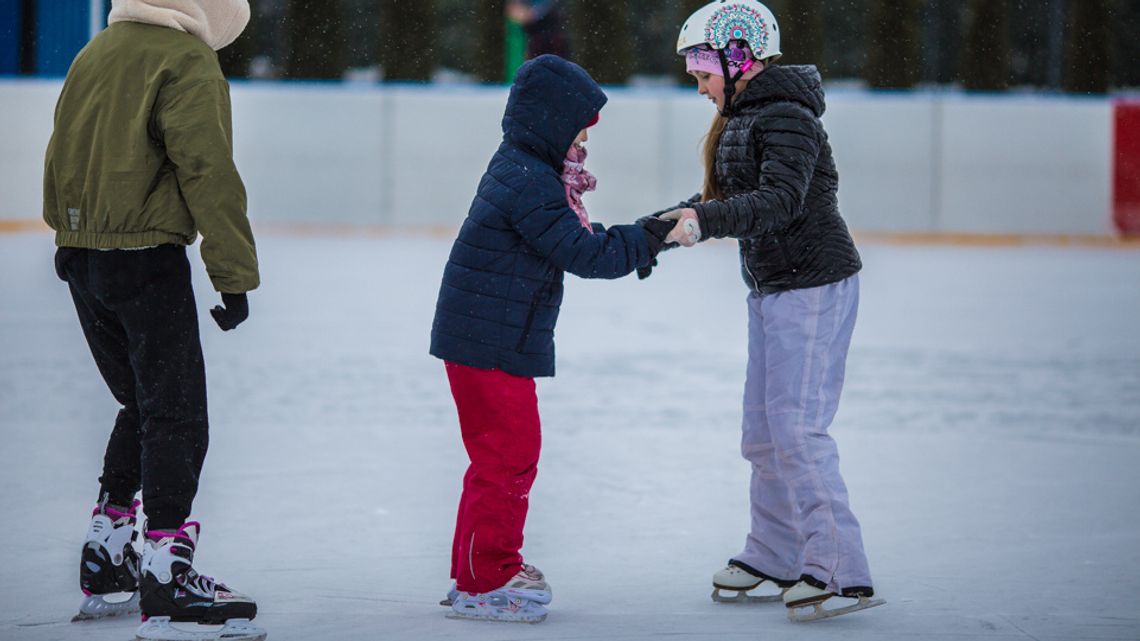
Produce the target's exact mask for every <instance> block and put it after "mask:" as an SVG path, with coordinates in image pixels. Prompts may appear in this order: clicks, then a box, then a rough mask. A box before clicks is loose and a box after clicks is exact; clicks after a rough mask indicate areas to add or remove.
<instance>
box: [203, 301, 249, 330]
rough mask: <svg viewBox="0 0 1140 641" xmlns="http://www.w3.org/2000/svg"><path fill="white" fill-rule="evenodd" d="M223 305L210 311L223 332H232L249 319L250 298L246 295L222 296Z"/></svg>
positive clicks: (216, 306)
mask: <svg viewBox="0 0 1140 641" xmlns="http://www.w3.org/2000/svg"><path fill="white" fill-rule="evenodd" d="M222 305H225V307H222ZM222 305H215V306H214V309H211V310H210V316H213V317H214V322H216V323H217V324H218V327H221V328H222V331H223V332H228V331H230V330H231V329H233V328H235V327H237V326H238V325H241V323H242V321H244V320H245V319H247V318H249V298H248V297H246V295H245V294H222Z"/></svg>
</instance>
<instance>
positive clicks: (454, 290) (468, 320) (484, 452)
mask: <svg viewBox="0 0 1140 641" xmlns="http://www.w3.org/2000/svg"><path fill="white" fill-rule="evenodd" d="M605 103H606V96H605V94H604V93H603V92H602V90H601V88H600V87H599V86H598V85H597V83H596V82H594V80H593V79H592V78H591V77H590V76H589V74H587V73H586V72H585V71H584V70H583V69H582V68H581V67H579V66H577V65H575V64H573V63H571V62H567V61H566V60H563V59H562V58H559V57H557V56H550V55H547V56H539V57H538V58H535V59H534V60H532V61H530V62H528V63H526V64H524V65H523V66H522V68H520V69H519V72H518V75H517V76H516V78H515V83H514V86H513V87H512V88H511V93H510V97H509V99H508V100H507V108H506V113H505V114H504V116H503V142H502V144H501V145H500V146H499V149H498V151H497V152H495V155H494V157H492V159H491V163H490V166H489V167H488V168H487V172H486V174H485V175H484V176H483V179H482V181H480V183H479V188H478V192H477V193H476V195H475V200H474V202H473V203H472V205H471V209H470V211H469V212H468V214H467V219H466V220H465V221H464V222H463V226H462V228H461V229H460V232H459V237H458V238H457V239H456V241H455V244H454V246H453V248H452V251H451V257H450V258H449V259H448V262H447V267H446V268H445V269H444V274H443V284H442V286H441V288H440V293H439V301H438V303H437V305H436V313H435V321H434V322H433V323H432V331H431V353H432V355H434V356H437V357H439V358H441V359H443V360H444V361H445V365H446V370H447V376H448V379H449V381H450V383H451V392H452V396H453V397H454V399H455V404H456V407H457V409H458V411H459V424H460V429H461V431H462V433H463V442H464V445H465V446H466V448H467V453H468V455H469V456H470V457H471V465H470V467H469V468H468V469H467V474H466V476H465V477H464V483H463V496H462V498H461V500H460V504H459V514H458V518H457V523H456V528H455V539H454V543H453V545H452V564H451V575H452V577H453V578H454V579H455V583H456V585H455V589H453V590H452V592H451V594H450V595H449V601H450V602H451V607H452V614H451V615H452V616H459V617H468V618H481V619H495V620H508V621H530V622H533V621H541V620H542V619H544V618H545V617H546V608H545V605H546V604H547V603H549V602H550V598H551V594H550V588H549V586H548V585H547V584H546V581H545V579H544V578H543V576H542V573H541V572H539V571H538V570H537V568H534V566H531V565H524V564H523V559H522V556H521V555H520V554H519V549H520V548H521V547H522V540H523V534H522V532H523V524H524V522H525V520H526V512H527V499H528V496H529V492H530V487H531V484H532V483H533V481H534V477H535V472H536V466H537V464H538V455H539V444H540V429H539V416H538V400H537V397H536V396H535V383H534V378H535V377H537V376H553V375H554V325H555V322H556V321H557V318H558V309H559V305H560V304H561V302H562V278H563V273H564V272H570V273H572V274H575V275H577V276H581V277H582V278H619V277H621V276H625V275H626V274H629V273H630V272H632V271H634V270H636V269H637V268H638V267H644V266H646V265H648V264H649V263H650V261H652V260H653V258H654V256H655V255H656V254H657V252H658V250H659V249H660V248H661V244H662V242H663V239H664V238H665V236H666V235H667V234H668V233H669V231H670V230H671V229H672V227H673V223H672V222H669V221H663V220H658V219H653V218H650V219H647V220H643V221H641V222H639V224H636V225H617V226H614V227H611V228H609V229H605V228H604V227H603V226H601V225H599V224H597V223H590V222H589V219H588V218H587V217H586V214H585V208H584V207H583V206H582V204H581V193H582V192H583V191H586V190H589V189H592V187H593V178H592V176H590V175H589V174H588V173H586V172H584V168H583V167H582V161H583V160H584V159H585V154H584V149H582V148H581V147H580V143H581V142H582V141H584V140H585V139H586V131H585V130H586V128H587V127H589V126H590V125H592V124H593V123H595V122H597V118H598V112H599V111H600V110H601V108H602V106H603V105H604V104H605Z"/></svg>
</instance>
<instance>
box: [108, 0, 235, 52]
mask: <svg viewBox="0 0 1140 641" xmlns="http://www.w3.org/2000/svg"><path fill="white" fill-rule="evenodd" d="M116 22H141V23H143V24H152V25H157V26H160V27H168V28H170V29H176V30H178V31H184V32H186V33H189V34H192V35H194V36H197V37H198V38H199V39H201V40H202V41H203V42H205V43H206V44H207V45H209V46H210V48H211V49H213V50H214V51H218V50H220V49H224V48H225V47H227V46H229V45H230V44H231V43H232V42H233V41H234V40H237V37H238V36H240V35H241V32H242V31H244V30H245V27H246V25H247V24H249V2H248V0H112V2H111V14H110V15H109V16H107V24H114V23H116Z"/></svg>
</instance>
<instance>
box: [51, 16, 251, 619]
mask: <svg viewBox="0 0 1140 641" xmlns="http://www.w3.org/2000/svg"><path fill="white" fill-rule="evenodd" d="M248 20H249V6H248V4H247V3H246V0H115V1H114V3H113V8H112V11H111V14H110V16H109V19H108V23H109V25H110V26H109V27H108V28H107V29H106V30H104V31H103V32H102V33H100V34H99V35H97V36H96V37H95V38H94V39H93V40H92V41H91V42H90V43H89V44H88V45H87V46H86V47H85V48H84V49H83V50H82V51H81V52H79V55H78V56H77V57H76V58H75V61H74V62H73V63H72V66H71V69H70V71H69V72H68V74H67V80H66V81H65V83H64V86H63V91H62V93H61V95H60V98H59V103H58V105H57V107H56V113H55V130H54V132H53V134H52V138H51V142H50V143H49V145H48V149H47V158H46V162H45V167H44V169H45V171H44V219H45V220H46V221H47V223H48V225H50V226H51V227H52V228H53V229H54V230H55V232H56V244H57V245H58V246H59V249H58V251H57V253H56V261H55V262H56V271H57V273H58V275H59V277H60V278H61V279H63V280H64V281H66V282H67V283H68V285H69V287H70V289H71V295H72V298H73V300H74V302H75V308H76V311H77V313H78V315H79V323H80V326H81V327H82V329H83V332H84V335H85V337H86V339H87V342H88V345H89V346H90V348H91V353H92V355H93V356H94V357H95V362H96V365H97V366H98V368H99V371H100V373H101V374H102V376H103V379H104V380H105V381H106V383H107V385H108V387H109V388H110V389H111V393H112V394H113V395H114V397H115V399H116V400H117V401H118V402H119V403H120V404H121V406H122V408H121V409H120V410H119V413H118V417H117V418H116V420H115V425H114V428H113V430H112V432H111V437H110V442H109V443H108V445H107V450H106V454H105V457H104V466H103V474H102V476H101V477H100V479H99V482H100V490H99V499H98V503H97V505H96V507H95V510H94V513H93V515H92V519H91V524H90V528H89V531H88V536H87V541H86V543H85V545H84V547H83V553H82V556H83V558H82V561H81V564H80V585H81V588H82V589H83V591H84V593H85V594H86V595H87V599H86V600H85V601H84V603H83V605H82V607H81V611H82V614H84V615H87V616H105V615H107V614H119V613H124V612H131V611H137V610H138V609H140V608H141V610H142V613H143V614H144V615H145V616H144V619H148V618H149V620H147V622H146V623H144V624H143V627H144V628H148V630H140V632H139V634H140V638H143V637H145V638H161V637H162V635H163V633H164V629H165V628H164V626H168V625H169V619H168V617H169V618H173V619H174V620H175V621H184V622H185V621H189V622H198V623H204V622H208V621H209V622H223V621H226V620H229V619H251V618H253V616H254V615H255V614H256V612H257V606H256V604H255V603H254V602H253V600H252V599H249V598H248V597H245V596H243V595H241V594H239V593H237V592H235V591H233V590H230V589H229V588H227V587H225V586H224V585H222V584H221V583H218V582H215V581H214V580H213V579H210V578H208V577H204V576H201V575H198V574H197V573H196V572H195V571H194V569H193V567H192V566H193V553H194V549H195V547H196V545H197V542H198V533H199V529H200V526H199V524H198V523H195V522H192V521H189V520H188V519H189V516H190V511H191V506H192V503H193V500H194V496H195V494H196V493H197V490H198V477H199V474H200V472H201V468H202V461H203V459H204V457H205V454H206V446H207V441H208V419H207V411H206V375H205V368H204V365H203V359H202V347H201V342H200V338H199V333H198V315H197V307H196V305H195V301H194V292H193V290H192V288H191V283H190V264H189V261H188V260H187V257H186V247H187V246H188V245H190V244H192V243H194V241H195V240H196V239H197V236H198V234H199V233H201V234H202V246H201V253H202V259H203V261H204V262H205V265H206V271H207V272H208V274H209V276H210V280H211V282H212V284H213V286H214V288H215V289H216V290H217V291H218V292H220V293H221V297H222V302H223V303H224V306H218V307H215V308H214V309H212V310H211V314H212V315H213V317H214V319H215V321H216V322H217V324H218V325H219V326H220V327H221V328H222V329H223V330H230V329H233V328H234V327H236V326H237V325H238V324H239V323H241V322H242V321H244V320H245V319H246V317H247V316H248V313H249V307H248V303H247V299H246V292H248V291H250V290H252V289H254V288H256V287H257V286H258V282H259V278H258V267H257V254H256V250H255V248H254V241H253V234H252V232H251V231H250V225H249V220H248V219H247V217H246V197H245V188H244V186H243V185H242V181H241V177H240V176H239V175H238V172H237V169H236V167H235V166H234V161H233V136H232V131H231V122H230V99H229V86H228V84H227V83H226V79H225V78H224V77H223V75H222V71H221V67H220V66H219V64H218V57H217V54H216V53H215V51H216V50H218V49H221V48H222V47H224V46H226V45H228V44H230V43H231V42H233V40H234V39H236V38H237V36H238V35H239V34H240V33H241V31H242V30H243V29H244V28H245V25H246V23H247V22H248ZM140 489H141V490H142V498H143V506H144V510H145V512H146V515H147V519H148V520H147V522H146V526H145V527H144V545H143V546H141V547H142V555H141V559H140V556H139V553H138V551H137V549H136V546H135V538H136V535H135V522H136V516H137V510H138V501H136V500H135V494H136V493H137V492H138V491H139V490H140ZM122 592H126V593H132V595H133V596H132V597H131V599H129V600H126V601H122V600H121V599H118V598H112V599H104V598H103V597H104V596H105V595H108V594H111V593H122ZM229 627H230V628H231V629H229V630H228V631H227V632H226V635H230V636H232V637H233V638H237V639H240V638H245V637H244V636H243V635H248V636H249V637H250V638H252V637H256V636H257V633H258V630H257V629H256V628H253V627H252V626H251V625H250V624H249V623H248V622H242V623H238V622H235V623H234V625H232V626H229ZM261 634H264V633H263V632H261ZM226 635H223V636H226ZM230 636H227V638H230Z"/></svg>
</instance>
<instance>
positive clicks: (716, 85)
mask: <svg viewBox="0 0 1140 641" xmlns="http://www.w3.org/2000/svg"><path fill="white" fill-rule="evenodd" d="M689 73H690V74H691V75H692V76H693V77H694V78H696V79H697V93H699V94H701V95H702V96H704V97H706V98H708V99H709V100H711V101H713V103H714V104H715V105H716V110H717V111H720V112H723V111H724V76H718V75H716V74H715V73H708V72H707V71H700V70H698V69H694V70H693V71H690V72H689Z"/></svg>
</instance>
